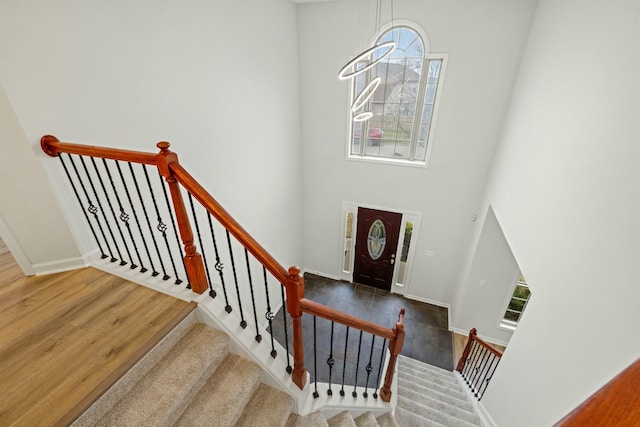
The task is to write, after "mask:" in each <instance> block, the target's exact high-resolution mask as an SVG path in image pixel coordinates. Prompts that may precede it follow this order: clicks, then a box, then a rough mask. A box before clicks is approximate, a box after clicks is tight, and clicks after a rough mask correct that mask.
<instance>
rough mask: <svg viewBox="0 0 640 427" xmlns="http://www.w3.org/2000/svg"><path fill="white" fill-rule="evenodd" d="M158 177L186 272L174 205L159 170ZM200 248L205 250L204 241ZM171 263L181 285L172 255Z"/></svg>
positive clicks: (177, 282)
mask: <svg viewBox="0 0 640 427" xmlns="http://www.w3.org/2000/svg"><path fill="white" fill-rule="evenodd" d="M158 178H159V179H160V187H161V188H162V193H163V194H164V201H165V203H166V204H167V212H169V219H170V220H171V227H173V235H174V236H175V238H176V243H177V245H178V251H179V252H180V262H182V268H184V272H185V274H186V273H187V266H186V265H185V264H184V251H183V250H182V241H181V240H180V237H178V229H177V228H176V221H175V219H174V218H173V208H172V206H173V205H172V204H171V202H169V196H168V195H167V188H166V187H165V184H166V183H165V180H164V179H163V178H162V175H160V172H158ZM194 218H195V217H194ZM200 249H201V250H202V251H203V252H204V249H203V248H202V243H200ZM169 255H171V254H169ZM171 265H172V266H173V273H174V274H175V275H176V280H175V282H174V283H175V284H176V285H179V284H180V283H182V279H180V277H179V276H178V270H177V269H176V265H175V264H174V263H173V257H171ZM187 280H188V277H187ZM187 289H191V284H190V283H189V284H188V286H187Z"/></svg>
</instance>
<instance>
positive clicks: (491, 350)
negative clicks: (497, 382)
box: [456, 328, 502, 400]
mask: <svg viewBox="0 0 640 427" xmlns="http://www.w3.org/2000/svg"><path fill="white" fill-rule="evenodd" d="M500 358H502V352H501V351H500V350H498V349H497V348H495V347H493V346H492V345H491V344H489V343H488V342H486V341H484V340H483V339H482V338H480V337H478V331H477V329H476V328H473V329H471V331H469V340H468V341H467V345H466V346H465V348H464V351H463V352H462V357H460V360H459V361H458V365H457V366H456V371H458V372H460V374H461V375H462V378H463V379H464V381H465V382H466V383H467V385H468V386H469V388H470V389H471V392H472V393H473V395H474V396H475V397H476V398H477V399H478V400H480V399H482V396H483V395H484V392H485V391H486V389H487V386H488V385H489V381H491V377H493V374H494V372H495V371H496V368H497V367H498V363H500Z"/></svg>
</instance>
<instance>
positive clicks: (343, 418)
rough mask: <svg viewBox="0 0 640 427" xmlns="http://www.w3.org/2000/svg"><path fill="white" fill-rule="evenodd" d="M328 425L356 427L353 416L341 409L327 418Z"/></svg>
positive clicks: (333, 426)
mask: <svg viewBox="0 0 640 427" xmlns="http://www.w3.org/2000/svg"><path fill="white" fill-rule="evenodd" d="M327 422H328V423H329V427H358V426H357V425H356V422H355V421H354V420H353V417H352V416H351V414H350V413H349V412H348V411H342V412H340V413H339V414H336V415H334V416H333V417H331V418H329V419H328V420H327Z"/></svg>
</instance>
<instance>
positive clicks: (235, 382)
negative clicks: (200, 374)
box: [175, 354, 261, 427]
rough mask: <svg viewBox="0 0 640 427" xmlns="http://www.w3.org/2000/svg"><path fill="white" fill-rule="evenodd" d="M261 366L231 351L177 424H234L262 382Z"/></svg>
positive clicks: (211, 425) (210, 426)
mask: <svg viewBox="0 0 640 427" xmlns="http://www.w3.org/2000/svg"><path fill="white" fill-rule="evenodd" d="M260 375H261V368H260V367H259V366H258V365H257V364H255V363H253V362H252V361H250V360H247V359H244V358H242V357H240V356H238V355H235V354H229V355H227V357H226V358H225V359H224V361H223V362H222V364H220V366H219V367H218V369H217V370H216V371H215V373H214V374H213V375H212V376H211V377H210V378H209V380H208V381H207V382H206V384H205V385H204V387H202V390H200V391H199V392H198V395H197V396H196V398H195V399H193V401H192V402H191V404H190V405H189V407H188V408H187V409H186V410H185V411H184V413H183V414H182V416H181V417H180V419H179V420H178V422H177V423H176V424H175V425H176V426H205V425H206V426H209V427H213V426H232V425H234V424H235V422H236V421H237V420H238V419H239V418H240V416H241V414H242V411H243V410H244V407H245V406H246V404H247V402H249V400H250V399H251V396H252V395H253V393H254V391H255V390H256V389H257V387H258V385H259V383H260Z"/></svg>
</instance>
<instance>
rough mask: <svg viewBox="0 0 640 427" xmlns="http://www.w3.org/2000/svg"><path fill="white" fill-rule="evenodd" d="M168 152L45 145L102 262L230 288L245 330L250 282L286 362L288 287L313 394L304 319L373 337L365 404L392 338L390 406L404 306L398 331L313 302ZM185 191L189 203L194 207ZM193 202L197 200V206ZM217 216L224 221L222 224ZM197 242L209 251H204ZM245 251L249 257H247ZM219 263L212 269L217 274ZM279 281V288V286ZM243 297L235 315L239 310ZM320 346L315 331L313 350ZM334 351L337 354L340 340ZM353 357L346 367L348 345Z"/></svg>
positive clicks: (296, 274) (296, 352) (299, 372)
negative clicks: (277, 309)
mask: <svg viewBox="0 0 640 427" xmlns="http://www.w3.org/2000/svg"><path fill="white" fill-rule="evenodd" d="M169 146H170V145H169V143H168V142H159V143H158V144H157V147H158V148H159V149H160V152H159V153H157V154H153V153H146V152H139V151H131V150H121V149H113V148H105V147H96V146H89V145H82V144H72V143H67V142H60V141H59V140H58V139H57V138H56V137H54V136H51V135H46V136H43V137H42V139H41V148H42V150H43V151H44V152H45V153H46V154H47V155H49V156H52V157H58V158H59V159H60V162H61V164H62V167H63V169H64V171H65V174H66V176H67V178H68V180H69V182H70V185H71V187H72V189H73V193H74V194H75V197H76V199H77V201H78V203H79V205H80V207H81V209H82V213H83V215H84V217H85V219H86V221H87V223H88V225H89V228H90V230H91V233H92V235H93V238H94V240H95V242H96V245H97V248H98V250H99V251H100V256H101V258H102V259H108V261H110V262H112V263H117V264H118V265H119V266H121V267H124V266H126V265H129V268H130V269H131V270H136V271H138V269H139V272H140V273H144V274H149V275H150V276H152V277H158V278H159V279H161V280H162V281H167V282H168V281H169V279H171V278H172V275H173V277H174V279H175V280H174V284H175V285H180V284H182V283H183V282H184V280H183V279H186V280H187V284H186V286H187V288H190V289H191V290H192V291H193V292H196V293H198V294H202V293H204V292H205V291H207V290H209V292H208V293H209V295H210V296H211V297H212V298H215V297H216V296H217V294H218V292H219V291H220V290H222V293H223V296H224V299H225V311H226V312H227V313H231V312H232V311H233V310H234V309H235V310H236V311H237V312H238V314H239V317H240V319H241V320H240V326H241V327H242V328H243V329H244V328H247V327H248V326H249V322H247V319H246V318H245V309H244V308H243V306H242V303H243V302H245V304H247V303H248V302H249V297H248V296H247V295H246V293H247V290H246V288H243V289H241V287H240V286H239V283H240V282H242V283H248V284H249V291H250V302H251V305H252V309H253V310H252V311H253V319H249V321H250V322H252V324H253V325H252V326H255V330H256V335H255V339H256V341H257V342H261V341H262V335H261V333H260V331H261V324H260V322H259V321H258V316H257V313H258V312H260V311H261V310H264V312H265V318H266V320H267V321H268V330H269V334H270V337H271V353H270V354H271V357H273V358H275V357H276V355H277V350H276V346H275V343H274V335H276V334H275V332H274V330H275V328H277V327H278V326H277V325H276V323H279V322H276V314H274V312H273V308H272V301H273V298H272V297H271V295H272V291H273V288H274V287H276V286H277V287H278V288H279V289H280V292H279V293H280V298H281V302H282V306H283V307H285V306H286V311H287V313H288V314H289V317H290V318H291V329H292V337H291V343H292V349H291V350H292V352H293V367H292V366H291V361H290V358H289V355H290V348H289V341H290V339H289V336H288V329H289V325H288V323H287V316H283V326H282V332H283V335H284V338H283V339H282V340H281V341H282V342H283V344H284V346H285V347H286V351H285V352H286V358H287V372H288V373H289V374H291V377H292V381H293V382H294V383H295V384H296V385H297V386H298V387H299V388H300V389H304V387H305V384H306V380H307V368H306V365H305V349H304V338H303V328H302V313H303V312H305V313H308V314H311V315H313V321H314V324H315V322H316V320H315V319H316V317H320V318H323V319H326V320H328V321H330V322H332V331H333V324H334V323H335V324H339V325H344V326H345V327H347V328H352V329H354V330H356V331H359V333H360V343H362V334H363V333H368V334H371V336H372V337H373V338H372V340H371V349H370V354H371V356H370V357H369V360H368V363H367V364H366V366H365V367H364V368H363V369H365V370H366V372H367V373H366V379H367V380H366V384H365V391H364V393H363V396H364V397H367V395H368V393H367V387H368V384H369V380H370V376H371V373H372V371H373V365H374V364H376V362H378V371H377V374H376V375H374V376H377V381H376V382H375V385H376V387H375V390H376V392H377V388H378V386H379V383H380V376H381V372H382V364H383V354H384V345H385V344H386V342H387V341H388V342H389V345H388V349H389V353H390V356H389V362H388V364H387V369H386V374H385V378H384V383H383V385H382V387H381V388H380V397H381V398H382V400H383V401H385V402H389V401H390V398H391V384H392V381H393V374H394V371H395V363H396V358H397V356H398V355H399V354H400V351H401V350H402V344H403V342H404V309H402V310H401V312H400V316H399V318H398V323H397V324H396V326H395V327H394V328H392V329H391V328H384V327H382V326H379V325H377V324H374V323H372V322H368V321H365V320H363V319H359V318H357V317H354V316H351V315H348V314H346V313H343V312H340V311H338V310H335V309H332V308H330V307H327V306H324V305H322V304H318V303H316V302H314V301H311V300H308V299H306V298H304V277H303V276H302V274H300V269H299V268H297V267H295V266H293V267H291V268H289V269H288V270H287V269H285V268H284V267H283V266H282V265H281V264H280V263H278V261H276V259H275V258H274V257H273V256H272V255H271V254H270V253H269V252H267V251H266V250H265V249H264V248H263V247H262V246H261V245H260V244H259V243H258V242H257V241H256V240H255V239H254V238H253V237H252V236H251V235H250V234H249V233H248V232H247V231H246V230H244V228H243V227H242V226H241V225H240V224H239V223H238V222H237V221H236V220H235V219H234V218H233V217H232V216H231V215H230V214H229V213H228V212H227V211H226V210H225V209H224V208H223V207H222V206H221V205H220V204H219V203H218V202H217V201H216V199H215V198H214V197H212V196H211V195H210V194H209V193H208V192H207V191H206V190H205V189H204V188H203V187H202V185H200V184H199V183H198V181H197V180H196V179H195V178H193V177H192V176H191V175H190V174H189V173H188V172H187V171H186V170H185V169H184V168H183V167H182V166H181V165H180V163H179V162H178V156H177V154H176V153H174V152H172V151H170V150H169ZM62 154H66V156H63V155H62ZM96 159H98V161H96ZM147 166H155V167H156V168H157V172H158V176H157V178H156V179H153V178H152V177H151V175H153V174H151V175H150V174H149V171H148V168H147ZM167 188H168V191H167ZM185 192H186V196H187V197H186V199H187V200H188V205H187V204H186V203H185V197H184V194H183V193H185ZM194 199H195V201H196V202H197V203H194ZM154 217H155V218H154ZM212 218H214V219H215V220H216V222H215V223H214V221H212ZM153 222H157V223H156V225H155V227H154V226H153V225H152V223H153ZM193 227H195V234H194V228H193ZM178 235H179V237H178ZM196 239H197V241H198V244H199V248H200V252H199V251H198V250H197V248H196V242H195V240H196ZM207 253H208V254H209V255H208V257H207ZM239 253H240V254H241V255H238V254H239ZM125 254H126V255H125ZM249 254H251V257H249ZM242 255H244V256H242ZM243 258H244V262H243ZM223 261H224V262H223ZM243 264H245V265H246V269H244V268H242V267H241V266H242V265H243ZM228 265H230V266H231V269H232V273H233V274H232V275H231V277H230V275H229V274H227V275H226V276H225V274H224V269H225V267H227V266H228ZM211 266H212V267H213V268H210V267H211ZM159 270H160V271H159ZM212 270H214V271H215V272H217V273H218V276H219V277H218V282H219V283H216V288H217V290H216V289H215V288H214V282H215V279H214V274H215V273H214V272H213V271H212ZM256 270H262V280H263V282H264V288H265V301H259V300H257V299H256V297H255V292H254V290H255V289H256V286H259V285H258V284H257V282H258V280H259V279H257V277H258V276H260V274H256ZM267 272H269V273H270V275H271V276H272V279H271V280H269V279H268V276H267ZM273 278H275V281H276V284H274V283H273ZM285 291H286V300H285ZM276 293H278V292H276ZM234 299H235V305H236V307H235V308H234V307H233V306H232V302H234ZM314 331H315V330H314ZM281 335H282V334H281ZM376 336H377V337H380V338H382V339H383V340H384V341H383V345H382V351H381V355H380V358H379V359H378V360H374V359H373V352H374V342H375V337H376ZM315 342H316V340H315V332H314V347H315ZM330 346H331V348H332V349H333V338H332V341H331V344H330ZM359 350H360V349H359ZM344 354H345V360H346V354H347V345H346V343H345V348H344ZM314 358H315V354H314ZM359 362H360V351H358V356H357V362H356V364H357V365H359ZM345 366H346V364H345ZM355 375H356V379H355V380H354V384H355V386H354V392H353V394H354V396H355V395H356V391H355V387H357V385H358V380H357V375H358V369H356V372H355ZM344 376H345V369H343V371H342V379H343V381H342V388H343V390H344V384H345V381H344V380H345V378H344ZM317 380H318V377H317V375H315V381H316V387H317ZM316 392H317V389H316ZM376 392H374V394H373V395H374V397H377V396H376ZM341 394H342V393H341ZM314 395H315V394H314ZM329 395H331V393H330V392H329Z"/></svg>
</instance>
